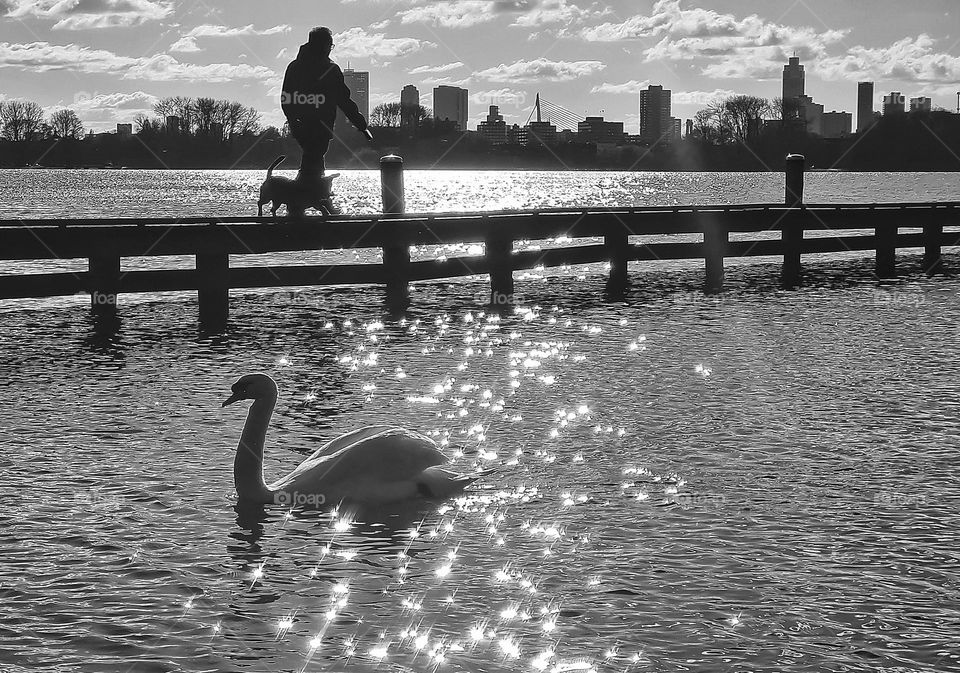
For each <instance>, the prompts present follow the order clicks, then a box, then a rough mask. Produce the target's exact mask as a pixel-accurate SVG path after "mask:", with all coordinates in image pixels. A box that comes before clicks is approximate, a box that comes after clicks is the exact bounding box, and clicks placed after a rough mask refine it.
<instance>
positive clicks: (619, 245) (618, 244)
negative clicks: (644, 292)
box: [603, 231, 630, 294]
mask: <svg viewBox="0 0 960 673" xmlns="http://www.w3.org/2000/svg"><path fill="white" fill-rule="evenodd" d="M603 244H604V246H605V247H606V249H607V259H609V260H610V277H609V278H608V279H607V292H608V293H611V294H619V293H621V292H623V291H624V290H626V289H627V287H628V286H629V285H630V277H629V275H628V274H627V253H628V252H629V250H630V236H629V234H628V233H627V232H626V231H615V232H610V233H608V234H606V235H604V237H603Z"/></svg>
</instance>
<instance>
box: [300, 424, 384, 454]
mask: <svg viewBox="0 0 960 673" xmlns="http://www.w3.org/2000/svg"><path fill="white" fill-rule="evenodd" d="M395 429H398V428H395V427H394V426H392V425H371V426H368V427H366V428H360V429H359V430H354V431H353V432H348V433H346V434H344V435H340V436H339V437H337V438H336V439H331V440H330V441H329V442H327V443H326V444H324V445H323V446H321V447H320V448H319V449H317V450H316V451H314V452H313V453H311V454H310V458H308V459H307V460H310V459H313V458H319V457H320V456H328V455H330V454H333V453H336V452H337V451H339V450H341V449H343V448H346V447H348V446H350V445H351V444H356V443H357V442H359V441H362V440H363V439H365V438H366V437H373V436H375V435H379V434H381V433H383V432H388V431H390V430H395Z"/></svg>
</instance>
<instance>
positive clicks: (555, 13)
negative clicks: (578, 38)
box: [511, 0, 594, 28]
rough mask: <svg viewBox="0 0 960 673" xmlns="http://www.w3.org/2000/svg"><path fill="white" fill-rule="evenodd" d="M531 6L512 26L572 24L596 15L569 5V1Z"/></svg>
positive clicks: (556, 1) (534, 26) (547, 2)
mask: <svg viewBox="0 0 960 673" xmlns="http://www.w3.org/2000/svg"><path fill="white" fill-rule="evenodd" d="M529 4H531V5H533V6H532V7H529V8H528V9H527V10H526V11H523V12H522V13H521V14H519V15H518V16H517V18H516V19H515V20H514V22H513V23H512V24H511V25H513V26H517V27H519V28H537V27H539V26H543V25H547V24H556V23H562V24H571V23H575V22H578V21H583V20H584V19H587V18H589V17H591V16H593V15H594V12H592V11H590V10H586V9H581V8H580V7H578V6H577V5H568V4H567V0H543V1H542V2H537V3H529Z"/></svg>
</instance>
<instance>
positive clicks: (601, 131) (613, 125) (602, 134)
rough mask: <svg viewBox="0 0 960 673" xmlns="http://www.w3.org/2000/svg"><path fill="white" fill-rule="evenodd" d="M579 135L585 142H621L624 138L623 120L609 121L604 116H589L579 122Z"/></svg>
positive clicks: (581, 140)
mask: <svg viewBox="0 0 960 673" xmlns="http://www.w3.org/2000/svg"><path fill="white" fill-rule="evenodd" d="M577 136H578V139H579V140H580V142H585V143H619V142H622V141H623V139H624V137H625V136H624V133H623V122H608V121H605V120H604V119H603V117H587V118H586V119H585V120H584V121H582V122H580V123H579V124H577Z"/></svg>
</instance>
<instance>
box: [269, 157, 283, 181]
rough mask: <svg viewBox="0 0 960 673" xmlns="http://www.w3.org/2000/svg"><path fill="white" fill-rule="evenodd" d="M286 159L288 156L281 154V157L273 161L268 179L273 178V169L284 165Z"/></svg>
mask: <svg viewBox="0 0 960 673" xmlns="http://www.w3.org/2000/svg"><path fill="white" fill-rule="evenodd" d="M286 158H287V156H286V155H285V154H281V155H280V156H279V157H277V158H276V159H274V160H273V163H272V164H270V168H268V169H267V179H269V178H270V177H271V176H273V169H274V168H276V167H277V166H279V165H280V164H282V163H283V160H284V159H286Z"/></svg>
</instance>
